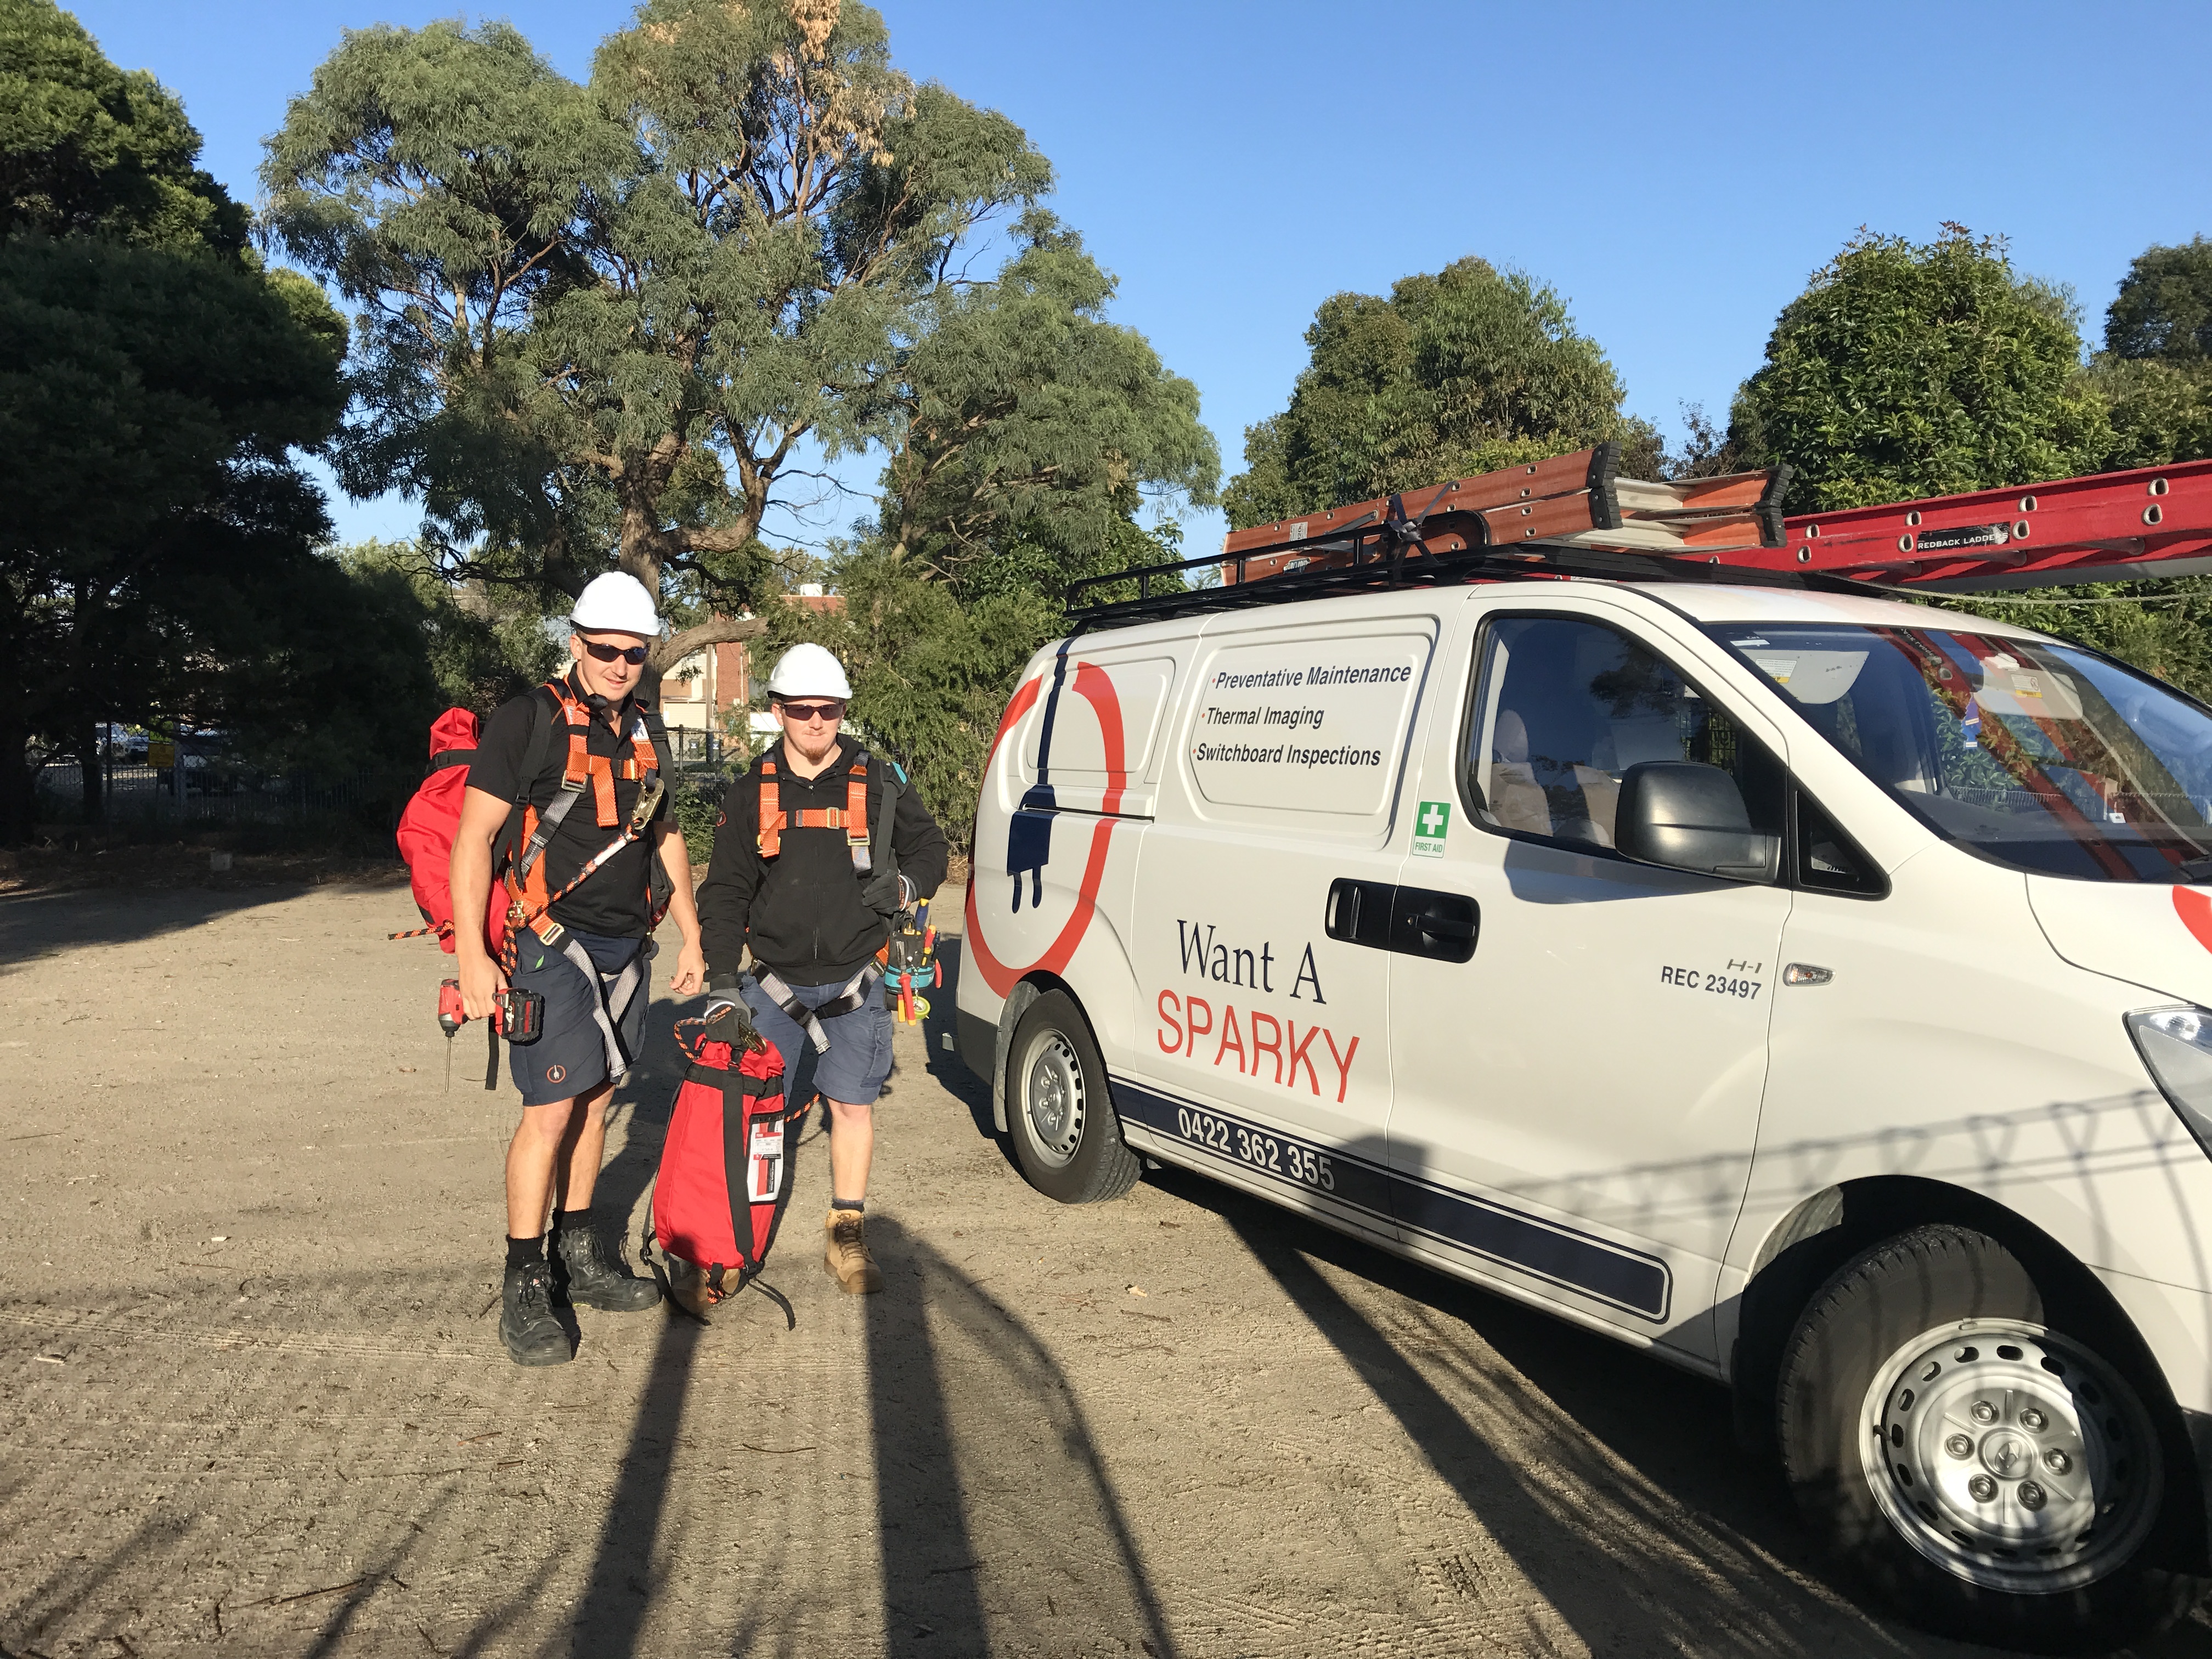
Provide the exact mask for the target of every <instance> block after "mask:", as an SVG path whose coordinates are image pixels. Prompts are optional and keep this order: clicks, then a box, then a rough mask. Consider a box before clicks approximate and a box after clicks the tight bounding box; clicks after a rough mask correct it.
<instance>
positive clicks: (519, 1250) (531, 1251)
mask: <svg viewBox="0 0 2212 1659" xmlns="http://www.w3.org/2000/svg"><path fill="white" fill-rule="evenodd" d="M544 1260H545V1241H544V1239H542V1238H510V1239H508V1240H507V1266H508V1267H510V1268H513V1267H529V1266H530V1265H531V1264H532V1262H534V1261H544Z"/></svg>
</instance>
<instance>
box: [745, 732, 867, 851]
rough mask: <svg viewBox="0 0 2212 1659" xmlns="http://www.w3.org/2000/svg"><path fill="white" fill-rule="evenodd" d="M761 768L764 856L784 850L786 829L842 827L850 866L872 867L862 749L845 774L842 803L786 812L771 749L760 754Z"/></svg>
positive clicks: (762, 844) (761, 821)
mask: <svg viewBox="0 0 2212 1659" xmlns="http://www.w3.org/2000/svg"><path fill="white" fill-rule="evenodd" d="M760 767H761V786H760V838H759V841H758V842H757V845H758V846H759V848H760V855H761V856H762V857H763V858H764V859H772V858H774V857H775V856H776V855H777V854H780V853H781V852H782V851H783V832H784V831H785V830H787V829H842V830H843V831H844V832H845V844H846V845H847V846H848V847H849V848H851V849H852V853H853V868H854V869H855V870H857V871H860V872H861V873H862V874H864V875H865V874H866V872H868V871H869V870H871V869H872V868H873V867H874V866H873V863H872V860H871V858H870V856H869V852H868V757H867V755H866V753H865V752H863V753H861V754H859V755H857V756H855V757H854V761H853V766H852V769H851V770H850V771H849V772H848V773H847V774H846V775H845V804H844V805H842V806H810V807H803V808H801V809H800V810H799V811H796V812H786V811H784V810H783V802H782V799H781V794H780V793H779V791H778V788H777V786H776V781H775V750H772V749H771V750H769V752H768V753H767V754H765V755H763V756H762V757H761V763H760Z"/></svg>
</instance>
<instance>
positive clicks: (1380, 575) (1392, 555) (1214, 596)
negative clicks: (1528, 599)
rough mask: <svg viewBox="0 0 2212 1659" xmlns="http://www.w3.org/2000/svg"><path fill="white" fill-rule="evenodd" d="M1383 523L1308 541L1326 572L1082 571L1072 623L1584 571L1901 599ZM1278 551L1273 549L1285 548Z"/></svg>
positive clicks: (1706, 564)
mask: <svg viewBox="0 0 2212 1659" xmlns="http://www.w3.org/2000/svg"><path fill="white" fill-rule="evenodd" d="M1381 527H1382V526H1369V525H1361V526H1357V527H1356V529H1355V533H1354V534H1353V535H1352V536H1351V537H1346V534H1345V529H1346V528H1347V526H1340V527H1338V528H1337V529H1336V530H1335V531H1334V532H1333V533H1329V534H1325V535H1321V536H1316V537H1313V538H1310V541H1311V544H1312V548H1313V550H1315V551H1316V552H1330V553H1338V552H1349V553H1350V555H1351V557H1352V562H1350V563H1347V564H1337V565H1330V566H1328V567H1325V568H1306V569H1303V570H1293V571H1286V572H1283V573H1280V574H1274V575H1267V576H1258V577H1254V578H1253V579H1251V580H1244V563H1245V557H1246V556H1244V555H1243V554H1236V553H1231V554H1221V553H1211V554H1207V555H1205V556H1202V557H1199V558H1195V559H1178V560H1176V561H1175V562H1172V563H1168V564H1150V565H1141V566H1139V567H1137V568H1134V569H1130V570H1121V571H1116V572H1115V573H1114V574H1111V575H1102V576H1085V577H1083V578H1081V579H1079V580H1076V581H1073V582H1070V583H1069V584H1068V585H1067V599H1068V611H1067V617H1068V621H1069V622H1070V623H1073V625H1074V629H1075V631H1076V632H1078V633H1081V632H1084V631H1085V630H1087V629H1095V628H1113V627H1118V626H1121V625H1122V624H1124V623H1139V622H1160V621H1165V620H1167V619H1169V618H1171V617H1193V616H1204V615H1207V614H1209V613H1211V612H1213V611H1243V610H1249V609H1251V608H1253V607H1255V606H1258V605H1290V604H1295V603H1297V602H1298V601H1300V600H1304V599H1329V598H1334V597H1335V596H1336V595H1339V594H1343V593H1370V592H1386V591H1388V590H1389V589H1392V588H1400V587H1438V586H1458V585H1461V584H1464V583H1469V582H1481V581H1547V580H1548V581H1557V580H1561V579H1563V578H1567V577H1580V578H1583V579H1585V580H1601V581H1630V582H1634V581H1644V582H1649V581H1661V582H1668V581H1674V582H1694V583H1704V584H1708V585H1710V584H1714V583H1725V584H1728V585H1730V586H1745V587H1789V588H1796V589H1799V590H1801V591H1802V590H1811V591H1813V592H1824V593H1854V594H1859V595H1862V596H1863V597H1866V598H1870V599H1895V598H1897V597H1898V595H1897V593H1896V592H1894V591H1893V590H1892V589H1889V588H1886V587H1880V586H1875V585H1874V584H1872V583H1869V582H1856V581H1851V580H1847V579H1845V578H1844V577H1840V576H1832V575H1824V574H1820V573H1819V572H1816V571H1795V570H1762V569H1759V568H1755V567H1752V566H1747V565H1730V564H1723V563H1721V562H1719V561H1718V560H1717V559H1715V558H1712V557H1711V556H1705V557H1702V558H1699V557H1680V556H1666V555H1655V554H1650V553H1615V552H1610V551H1607V550H1605V549H1602V548H1594V547H1582V546H1576V545H1572V544H1566V543H1560V542H1541V541H1532V542H1522V543H1520V544H1516V545H1514V546H1512V547H1510V549H1501V548H1497V547H1470V548H1467V549H1464V550H1461V551H1458V552H1455V553H1421V554H1415V555H1412V556H1408V555H1407V553H1406V552H1405V551H1404V549H1403V546H1402V544H1395V543H1393V542H1392V541H1391V540H1390V539H1389V538H1385V537H1381V536H1376V537H1375V538H1373V540H1372V541H1371V542H1368V544H1367V545H1365V546H1362V545H1359V543H1360V542H1362V541H1365V540H1366V539H1367V538H1366V537H1365V536H1363V535H1361V534H1360V533H1358V532H1362V531H1370V530H1371V529H1380V528H1381ZM1268 551H1269V552H1270V553H1271V554H1279V553H1280V552H1281V551H1282V549H1281V548H1280V547H1275V548H1271V549H1269V550H1268ZM1225 565H1234V566H1235V567H1237V580H1233V581H1224V582H1222V583H1220V584H1219V585H1218V586H1206V587H1181V588H1178V589H1176V590H1172V591H1163V592H1153V591H1152V588H1153V583H1154V582H1155V581H1157V580H1160V579H1163V578H1165V577H1170V576H1175V577H1180V576H1182V575H1183V574H1184V573H1186V572H1188V571H1194V570H1210V569H1215V568H1219V567H1221V566H1225ZM1127 582H1134V583H1135V584H1136V585H1137V597H1136V598H1134V599H1114V600H1108V601H1103V602H1100V603H1097V604H1092V605H1079V604H1077V603H1076V602H1075V601H1076V600H1077V599H1078V597H1079V595H1080V594H1082V593H1084V592H1090V591H1092V590H1095V589H1097V588H1101V587H1112V586H1117V585H1120V584H1123V583H1127Z"/></svg>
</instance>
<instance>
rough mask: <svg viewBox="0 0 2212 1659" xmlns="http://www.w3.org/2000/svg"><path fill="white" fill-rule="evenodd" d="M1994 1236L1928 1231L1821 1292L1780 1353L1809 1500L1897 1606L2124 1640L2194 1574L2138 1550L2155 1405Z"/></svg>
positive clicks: (2145, 1540) (1948, 1626)
mask: <svg viewBox="0 0 2212 1659" xmlns="http://www.w3.org/2000/svg"><path fill="white" fill-rule="evenodd" d="M2045 1318H2046V1316H2045V1298H2044V1297H2043V1295H2042V1293H2041V1292H2040V1291H2039V1289H2038V1288H2037V1286H2036V1284H2035V1282H2034V1280H2033V1279H2032V1278H2031V1277H2030V1275H2029V1273H2027V1269H2026V1268H2025V1267H2022V1266H2021V1263H2020V1261H2018V1260H2017V1259H2016V1258H2015V1257H2014V1256H2013V1255H2012V1254H2011V1253H2010V1252H2009V1251H2008V1250H2006V1249H2005V1248H2004V1247H2003V1246H2002V1245H2001V1244H1999V1243H1997V1242H1996V1240H1995V1239H1992V1238H1990V1237H1986V1236H1985V1235H1983V1234H1981V1233H1977V1232H1972V1231H1968V1230H1966V1229H1965V1228H1960V1227H1950V1226H1931V1227H1922V1228H1918V1229H1917V1230H1915V1231H1911V1232H1909V1233H1905V1234H1902V1235H1900V1236H1899V1237H1895V1238H1891V1239H1887V1240H1886V1241H1884V1242H1883V1243H1880V1244H1877V1245H1875V1246H1874V1247H1873V1248H1871V1249H1868V1250H1866V1251H1863V1253H1861V1254H1860V1255H1858V1256H1857V1258H1855V1259H1854V1260H1853V1261H1850V1262H1849V1263H1847V1264H1846V1265H1845V1266H1844V1267H1843V1268H1842V1270H1841V1271H1839V1272H1838V1273H1837V1274H1836V1275H1835V1276H1834V1277H1833V1278H1832V1279H1830V1280H1829V1281H1828V1282H1827V1284H1826V1285H1824V1286H1823V1287H1822V1289H1821V1291H1820V1294H1819V1295H1818V1296H1816V1297H1814V1299H1813V1303H1812V1305H1811V1306H1810V1307H1809V1308H1808V1310H1806V1312H1805V1314H1804V1316H1803V1317H1802V1319H1800V1321H1799V1322H1798V1325H1797V1329H1796V1333H1795V1334H1794V1335H1793V1336H1792V1337H1791V1339H1790V1346H1789V1348H1788V1351H1787V1352H1786V1353H1785V1354H1784V1360H1783V1368H1782V1379H1781V1383H1782V1386H1781V1390H1780V1397H1779V1401H1778V1405H1779V1416H1780V1423H1779V1427H1780V1434H1781V1444H1782V1455H1783V1462H1784V1468H1785V1469H1786V1470H1787V1472H1788V1474H1789V1477H1790V1486H1791V1488H1792V1491H1793V1492H1794V1493H1795V1495H1796V1500H1797V1505H1798V1509H1799V1510H1800V1512H1801V1513H1802V1515H1803V1516H1804V1518H1805V1521H1806V1523H1807V1524H1808V1526H1809V1527H1810V1528H1812V1529H1813V1530H1814V1532H1815V1533H1816V1534H1819V1535H1820V1538H1821V1540H1822V1541H1823V1542H1824V1543H1825V1544H1826V1546H1827V1547H1828V1548H1829V1550H1830V1551H1831V1552H1832V1553H1833V1554H1835V1555H1836V1556H1837V1557H1838V1559H1840V1560H1841V1561H1842V1562H1843V1563H1844V1565H1845V1566H1846V1567H1847V1568H1849V1569H1850V1571H1852V1572H1853V1573H1854V1574H1855V1575H1856V1576H1857V1577H1859V1578H1861V1579H1863V1580H1864V1581H1865V1582H1866V1583H1869V1585H1871V1586H1872V1588H1873V1589H1875V1591H1876V1592H1877V1593H1878V1594H1879V1595H1880V1596H1881V1599H1882V1600H1883V1601H1887V1603H1888V1604H1889V1605H1890V1607H1892V1608H1893V1610H1894V1611H1895V1612H1896V1613H1899V1615H1901V1616H1902V1617H1904V1618H1905V1619H1908V1620H1911V1621H1912V1622H1913V1623H1915V1624H1918V1625H1921V1626H1925V1627H1928V1628H1929V1629H1933V1630H1936V1631H1939V1632H1943V1633H1945V1634H1948V1635H1954V1636H1960V1637H1964V1638H1968V1639H1971V1640H1973V1641H1978V1642H1984V1643H1991V1644H1996V1645H1998V1646H2001V1647H2010V1648H2016V1649H2023V1650H2033V1651H2037V1652H2045V1653H2063V1652H2078V1651H2085V1650H2109V1649H2112V1648H2115V1647H2118V1646H2120V1645H2121V1644H2124V1643H2125V1642H2127V1641H2129V1640H2130V1639H2132V1638H2135V1637H2136V1636H2140V1635H2142V1633H2144V1632H2146V1631H2148V1630H2150V1629H2152V1628H2154V1627H2155V1626H2159V1625H2160V1624H2163V1623H2164V1622H2166V1620H2170V1619H2171V1618H2172V1617H2173V1616H2174V1615H2175V1614H2176V1613H2179V1612H2181V1611H2184V1610H2185V1608H2186V1607H2187V1606H2188V1605H2189V1603H2190V1602H2191V1601H2192V1600H2193V1599H2194V1598H2195V1595H2196V1594H2197V1589H2198V1586H2197V1582H2196V1581H2194V1580H2191V1579H2186V1578H2183V1577H2178V1576H2177V1575H2173V1574H2171V1573H2167V1572H2163V1571H2158V1570H2156V1569H2154V1568H2152V1567H2150V1566H2148V1565H2146V1564H2145V1560H2144V1558H2145V1556H2146V1554H2147V1553H2149V1552H2148V1550H2147V1549H2146V1546H2148V1544H2149V1543H2150V1541H2151V1540H2152V1536H2153V1534H2154V1532H2155V1531H2156V1530H2157V1528H2158V1523H2159V1520H2160V1511H2161V1509H2162V1507H2163V1505H2164V1504H2165V1502H2166V1496H2167V1494H2166V1486H2165V1481H2164V1478H2163V1470H2164V1455H2163V1453H2162V1451H2161V1449H2160V1443H2159V1437H2158V1433H2157V1431H2156V1429H2155V1428H2154V1425H2153V1424H2152V1421H2151V1416H2150V1413H2149V1411H2148V1408H2147V1407H2145V1405H2144V1403H2143V1401H2142V1397H2141V1395H2139V1394H2138V1393H2137V1391H2136V1389H2135V1388H2134V1387H2132V1386H2131V1385H2130V1383H2128V1381H2127V1380H2126V1379H2125V1378H2124V1376H2122V1375H2121V1374H2120V1372H2119V1370H2118V1368H2116V1367H2115V1366H2114V1365H2113V1364H2111V1363H2110V1361H2109V1360H2107V1359H2106V1358H2105V1357H2104V1356H2103V1355H2102V1354H2100V1352H2098V1349H2097V1345H2096V1344H2095V1342H2094V1341H2093V1340H2085V1337H2084V1336H2082V1335H2078V1334H2074V1333H2070V1332H2063V1331H2059V1330H2054V1329H2052V1328H2051V1327H2050V1326H2049V1325H2048V1324H2047V1323H2046V1322H2045Z"/></svg>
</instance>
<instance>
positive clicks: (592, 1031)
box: [507, 927, 653, 1106]
mask: <svg viewBox="0 0 2212 1659" xmlns="http://www.w3.org/2000/svg"><path fill="white" fill-rule="evenodd" d="M568 939H574V940H575V941H576V942H577V943H578V944H579V945H582V946H583V947H584V949H585V950H586V951H587V952H588V953H589V954H590V956H591V958H592V964H593V966H595V967H596V968H598V969H599V974H600V975H601V977H602V978H603V979H604V980H605V981H606V982H607V984H608V987H609V988H612V986H613V982H614V980H615V978H616V976H617V975H619V974H620V973H621V972H622V970H623V969H625V968H627V967H629V964H630V963H631V961H632V960H633V959H634V958H636V957H639V956H640V954H641V953H642V957H643V960H642V961H641V963H640V967H641V974H640V976H639V981H638V987H637V990H636V992H635V994H633V995H632V996H631V997H630V1000H629V1006H628V1007H627V1008H625V1009H624V1010H623V1017H622V1018H621V1019H620V1020H618V1021H617V1022H616V1023H615V1036H616V1038H617V1041H618V1042H621V1044H622V1048H623V1054H624V1055H625V1056H627V1057H628V1058H629V1060H631V1061H632V1062H633V1063H635V1061H636V1060H637V1057H638V1055H639V1054H641V1053H642V1052H643V1050H644V1046H645V1006H646V1004H647V1003H648V1002H650V1001H651V1000H653V941H652V940H651V939H610V938H608V937H607V936H606V935H605V934H604V933H581V932H579V931H578V930H577V929H575V928H574V927H571V928H570V929H569V930H568ZM568 939H562V942H561V943H562V945H566V944H567V943H568ZM514 967H515V971H514V972H513V973H512V974H510V975H507V983H508V984H509V985H511V986H513V987H514V988H515V989H517V990H519V991H535V992H537V993H538V994H539V995H540V996H542V997H544V999H545V1034H544V1036H541V1037H539V1038H538V1041H537V1042H520V1043H509V1044H508V1045H507V1068H508V1070H509V1072H510V1073H512V1075H513V1078H514V1086H515V1087H516V1088H518V1089H520V1090H521V1091H522V1103H523V1104H524V1105H526V1106H545V1105H550V1104H551V1103H553V1102H554V1101H556V1100H567V1099H569V1098H570V1097H573V1096H576V1095H585V1094H589V1093H590V1092H591V1091H592V1090H594V1089H596V1088H598V1087H599V1085H601V1084H602V1083H605V1081H606V1080H607V1046H606V1040H605V1037H604V1036H601V1035H600V1031H599V1021H598V1020H597V1019H595V1018H592V1010H593V1008H594V1007H595V1006H597V1004H598V998H597V996H596V995H595V994H594V993H593V991H592V986H591V983H590V981H587V980H586V979H585V977H584V974H583V970H582V969H580V968H578V967H577V966H576V964H575V963H573V962H571V961H569V960H568V957H567V955H566V954H564V952H563V951H562V949H561V948H560V947H558V946H553V947H549V946H547V945H545V944H544V943H543V942H542V941H540V940H539V939H538V936H537V935H536V934H535V933H524V934H523V936H522V943H521V945H520V947H518V949H517V951H516V952H515V963H514Z"/></svg>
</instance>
